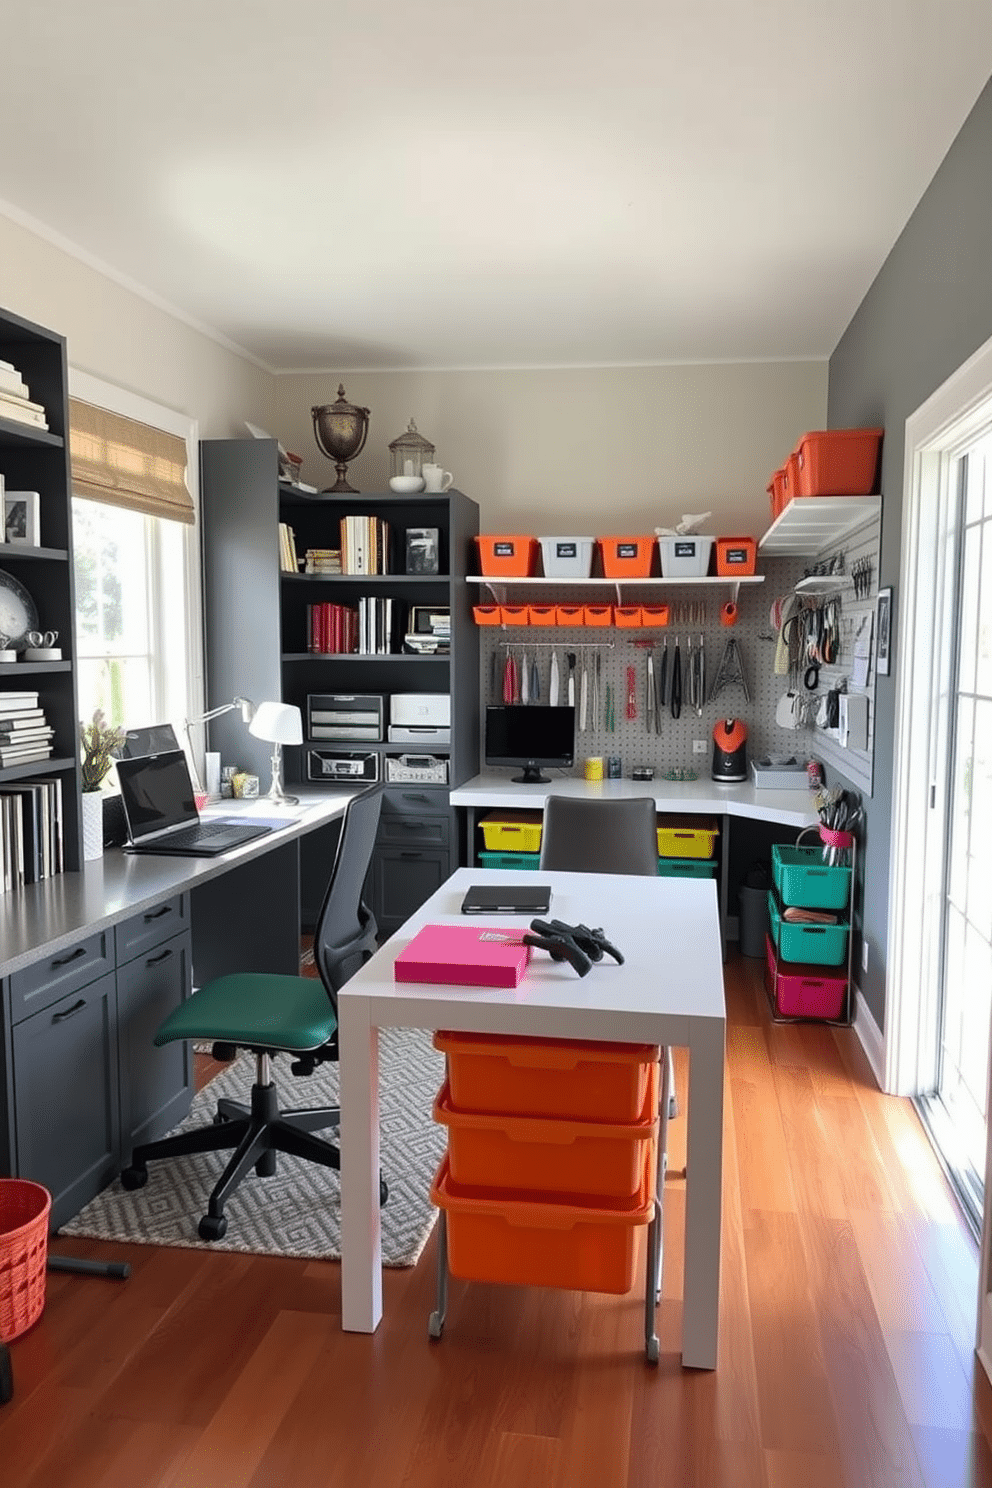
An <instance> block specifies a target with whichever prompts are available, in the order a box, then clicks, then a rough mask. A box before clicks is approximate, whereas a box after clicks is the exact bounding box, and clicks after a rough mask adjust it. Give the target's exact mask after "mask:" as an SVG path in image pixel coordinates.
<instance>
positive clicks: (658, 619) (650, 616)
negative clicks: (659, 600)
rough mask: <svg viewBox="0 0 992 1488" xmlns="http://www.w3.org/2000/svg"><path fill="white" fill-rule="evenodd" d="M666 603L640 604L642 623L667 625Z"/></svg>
mask: <svg viewBox="0 0 992 1488" xmlns="http://www.w3.org/2000/svg"><path fill="white" fill-rule="evenodd" d="M668 613H669V612H668V605H667V604H666V605H641V624H642V625H667V624H668Z"/></svg>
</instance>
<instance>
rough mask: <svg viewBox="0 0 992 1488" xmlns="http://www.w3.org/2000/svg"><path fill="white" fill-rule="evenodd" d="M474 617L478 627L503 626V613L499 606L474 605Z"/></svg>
mask: <svg viewBox="0 0 992 1488" xmlns="http://www.w3.org/2000/svg"><path fill="white" fill-rule="evenodd" d="M472 617H473V619H474V620H475V623H476V625H501V624H502V623H503V612H502V610H501V608H500V606H499V605H473V606H472Z"/></svg>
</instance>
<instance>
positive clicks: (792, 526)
mask: <svg viewBox="0 0 992 1488" xmlns="http://www.w3.org/2000/svg"><path fill="white" fill-rule="evenodd" d="M881 509H882V498H881V496H797V497H795V498H794V499H793V500H792V501H790V502H789V504H788V506H787V507H786V508H785V510H784V511H782V512H780V513H779V515H778V516H777V517H776V518H775V521H774V522H773V523H772V525H771V526H770V527H769V529H768V531H767V532H766V533H765V535H764V537H762V538H759V540H758V548H759V550H760V551H761V552H762V553H764V554H765V555H766V557H770V558H784V557H793V558H804V557H809V558H815V557H816V556H817V555H818V554H820V553H822V552H824V551H825V550H826V549H827V548H830V547H833V546H834V545H835V544H837V543H839V542H843V541H844V539H845V538H846V537H847V535H848V534H849V533H851V532H855V531H857V529H858V528H859V527H862V526H864V524H865V523H866V522H869V521H871V519H872V518H873V517H877V516H878V514H879V512H880V511H881ZM741 582H743V580H742V581H741Z"/></svg>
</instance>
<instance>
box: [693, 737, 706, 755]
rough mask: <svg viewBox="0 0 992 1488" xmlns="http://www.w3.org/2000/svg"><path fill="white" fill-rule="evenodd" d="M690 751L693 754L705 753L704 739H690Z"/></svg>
mask: <svg viewBox="0 0 992 1488" xmlns="http://www.w3.org/2000/svg"><path fill="white" fill-rule="evenodd" d="M692 752H693V754H705V753H706V740H705V739H693V741H692Z"/></svg>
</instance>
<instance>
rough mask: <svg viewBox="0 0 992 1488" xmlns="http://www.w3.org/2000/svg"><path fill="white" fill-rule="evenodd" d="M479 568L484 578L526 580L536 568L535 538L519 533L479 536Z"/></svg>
mask: <svg viewBox="0 0 992 1488" xmlns="http://www.w3.org/2000/svg"><path fill="white" fill-rule="evenodd" d="M475 541H476V543H477V545H478V548H479V567H480V570H481V572H482V573H483V575H484V576H485V577H486V578H492V579H497V578H503V579H526V578H527V577H528V575H530V574H532V573H533V572H534V570H535V568H536V566H537V554H538V544H537V538H536V537H527V536H525V535H521V534H519V533H508V534H497V535H495V536H494V535H490V534H480V535H479V536H478V537H477V538H476V539H475Z"/></svg>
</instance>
